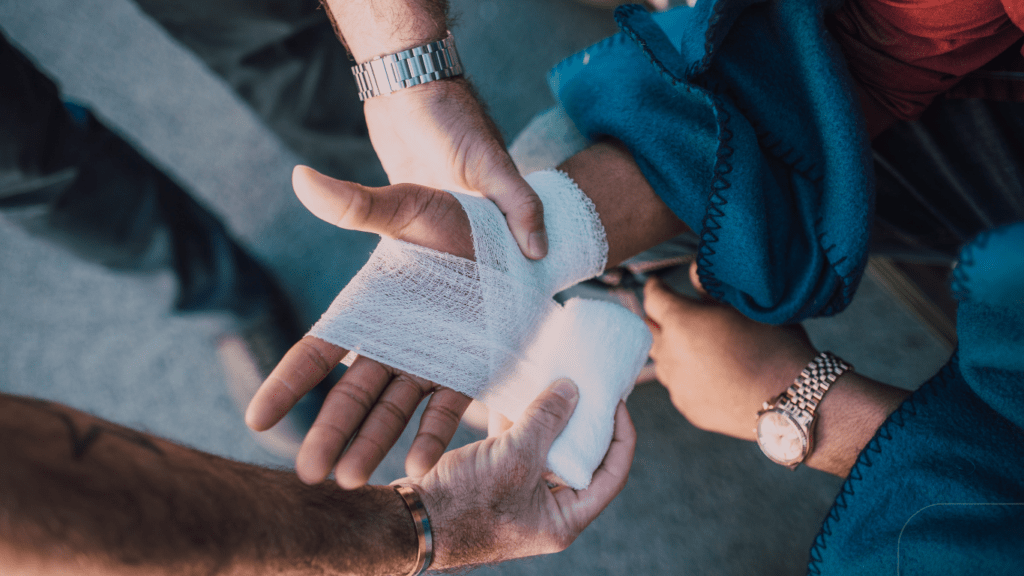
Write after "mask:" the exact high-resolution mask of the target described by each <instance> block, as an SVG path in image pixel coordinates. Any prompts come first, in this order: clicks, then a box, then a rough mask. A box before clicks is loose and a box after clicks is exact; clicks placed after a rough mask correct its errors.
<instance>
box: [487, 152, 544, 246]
mask: <svg viewBox="0 0 1024 576" xmlns="http://www.w3.org/2000/svg"><path fill="white" fill-rule="evenodd" d="M474 188H475V189H476V190H478V191H480V192H481V193H482V194H483V195H484V196H485V197H487V198H488V199H489V200H491V201H492V202H494V203H495V204H496V205H497V206H498V209H499V210H501V213H502V214H504V215H505V220H506V221H507V222H508V229H509V230H510V231H511V232H512V236H513V237H514V238H515V239H516V244H518V245H519V249H520V250H521V251H522V252H523V255H524V256H526V257H527V258H532V259H534V260H537V259H540V258H543V257H544V256H546V255H547V253H548V235H547V229H546V228H545V227H544V204H543V202H541V200H540V196H538V195H537V193H536V192H534V190H533V188H531V187H530V185H529V184H528V183H527V182H526V180H525V179H524V178H523V176H522V175H521V174H520V173H519V170H518V169H517V168H516V166H515V164H513V163H512V158H510V157H509V155H508V153H506V152H504V151H502V152H501V156H500V158H498V159H495V160H494V164H493V165H492V167H491V170H489V171H488V176H487V181H486V182H482V183H479V184H478V185H477V186H474Z"/></svg>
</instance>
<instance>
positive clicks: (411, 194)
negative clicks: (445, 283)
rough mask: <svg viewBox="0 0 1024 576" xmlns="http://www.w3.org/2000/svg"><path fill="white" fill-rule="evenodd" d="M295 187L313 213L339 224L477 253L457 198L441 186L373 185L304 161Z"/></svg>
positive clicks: (458, 253)
mask: <svg viewBox="0 0 1024 576" xmlns="http://www.w3.org/2000/svg"><path fill="white" fill-rule="evenodd" d="M292 187H293V188H295V195H296V196H298V197H299V200H300V201H301V202H302V204H303V206H305V207H306V209H308V210H309V211H310V212H312V213H313V215H314V216H316V217H317V218H320V219H321V220H323V221H325V222H328V223H330V224H333V225H335V226H338V227H339V228H345V229H346V230H357V231H360V232H370V233H372V234H379V235H381V236H385V237H387V238H396V239H398V240H404V241H406V242H411V243H413V244H418V245H420V246H423V247H425V248H432V249H434V250H439V251H441V252H447V253H449V254H454V255H456V256H461V257H463V258H468V259H472V258H473V257H474V253H473V237H472V229H471V228H470V224H469V217H468V216H466V213H465V211H463V210H462V207H461V206H460V205H459V202H458V200H456V199H455V197H454V196H452V195H451V194H449V193H447V192H444V191H442V190H435V189H433V188H427V187H425V186H419V185H416V184H396V185H392V186H384V187H382V188H369V187H367V186H361V185H359V184H356V183H354V182H346V181H344V180H335V179H334V178H330V177H328V176H324V175H323V174H321V173H319V172H317V171H316V170H313V169H312V168H309V167H306V166H296V167H295V170H294V171H293V172H292Z"/></svg>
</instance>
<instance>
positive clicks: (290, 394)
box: [245, 336, 347, 432]
mask: <svg viewBox="0 0 1024 576" xmlns="http://www.w3.org/2000/svg"><path fill="white" fill-rule="evenodd" d="M346 353H347V351H346V350H345V349H344V348H340V347H338V346H335V345H334V344H329V343H327V342H324V341H323V340H321V339H319V338H315V337H313V336H305V337H304V338H302V340H299V341H298V342H297V343H296V344H295V345H294V346H292V347H291V349H290V350H288V352H287V353H286V354H285V355H284V358H282V359H281V361H280V362H279V363H278V364H277V366H276V367H275V368H274V370H273V371H272V372H271V373H270V376H268V377H267V380H266V381H265V382H264V383H263V385H262V386H260V389H259V390H257V391H256V395H255V396H253V398H252V401H251V402H249V407H248V408H247V409H246V411H245V423H246V424H247V425H248V426H249V428H252V429H253V430H255V431H257V432H262V431H264V430H267V429H268V428H270V427H271V426H273V425H274V424H277V423H278V421H280V420H281V418H284V416H285V414H287V413H288V411H289V410H291V409H292V406H295V403H296V402H298V401H299V399H300V398H302V397H303V396H305V395H306V393H307V392H309V391H310V390H312V389H313V388H314V387H315V386H316V385H317V384H319V383H320V381H321V380H323V379H324V376H327V374H328V373H329V372H330V371H331V370H333V369H334V367H335V366H337V365H338V362H341V359H342V358H343V357H344V356H345V354H346Z"/></svg>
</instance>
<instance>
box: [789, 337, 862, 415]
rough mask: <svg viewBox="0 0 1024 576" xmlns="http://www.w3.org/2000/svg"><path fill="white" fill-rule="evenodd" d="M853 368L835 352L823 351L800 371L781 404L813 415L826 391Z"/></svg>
mask: <svg viewBox="0 0 1024 576" xmlns="http://www.w3.org/2000/svg"><path fill="white" fill-rule="evenodd" d="M852 368H853V367H852V366H850V364H848V363H847V362H845V361H844V360H843V359H842V358H839V357H838V356H836V355H835V354H832V353H831V352H822V353H820V354H818V355H817V356H815V357H814V360H811V362H810V364H808V365H807V367H806V368H804V369H803V371H802V372H800V375H799V376H797V377H796V380H795V381H794V382H793V383H792V384H791V385H790V386H789V388H787V389H786V393H785V395H784V396H783V397H782V399H781V401H780V402H779V404H780V405H784V404H786V403H788V404H790V405H792V406H794V407H796V408H797V409H799V410H802V411H805V412H807V413H808V414H810V415H811V416H812V417H813V415H814V412H815V411H816V410H817V409H818V403H819V402H821V398H822V397H823V396H824V395H825V392H827V391H828V389H829V387H830V386H832V384H833V383H834V382H835V381H836V379H837V378H839V377H840V376H841V375H842V374H843V372H846V371H847V370H850V369H852Z"/></svg>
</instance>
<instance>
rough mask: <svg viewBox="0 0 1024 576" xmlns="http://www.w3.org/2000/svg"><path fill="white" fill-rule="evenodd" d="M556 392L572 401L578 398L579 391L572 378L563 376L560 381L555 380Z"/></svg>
mask: <svg viewBox="0 0 1024 576" xmlns="http://www.w3.org/2000/svg"><path fill="white" fill-rule="evenodd" d="M554 393H555V394H558V395H559V396H561V397H562V398H565V399H566V400H569V401H572V400H575V399H576V395H577V394H578V391H577V390H576V385H575V384H573V382H572V380H569V379H568V378H562V379H561V380H559V381H558V382H555V389H554Z"/></svg>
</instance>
